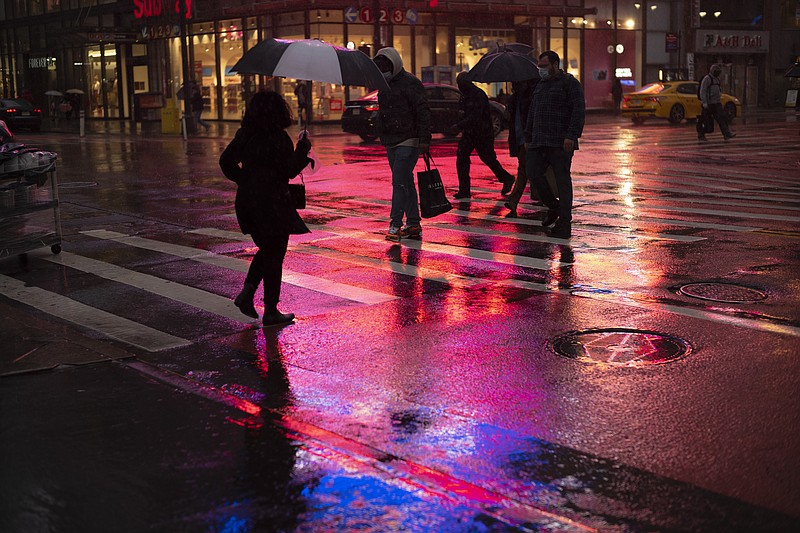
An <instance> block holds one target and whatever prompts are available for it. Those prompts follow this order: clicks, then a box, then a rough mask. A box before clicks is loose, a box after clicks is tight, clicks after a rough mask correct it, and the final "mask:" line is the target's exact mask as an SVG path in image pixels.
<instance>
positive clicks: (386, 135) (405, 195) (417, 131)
mask: <svg viewBox="0 0 800 533" xmlns="http://www.w3.org/2000/svg"><path fill="white" fill-rule="evenodd" d="M373 61H375V65H377V67H378V69H380V71H381V73H383V76H384V78H386V81H387V83H388V84H389V90H388V91H386V90H382V91H379V92H378V108H379V109H378V118H377V121H376V126H377V130H378V134H379V135H380V138H381V144H382V145H383V146H385V147H386V155H387V157H388V159H389V167H390V168H391V170H392V208H391V211H390V214H389V217H390V222H389V232H388V233H387V234H386V240H389V241H393V242H400V239H401V238H402V237H412V238H420V237H421V236H422V227H421V226H420V215H419V203H418V196H417V187H416V185H415V184H414V167H415V166H416V164H417V160H418V159H419V154H425V153H428V150H429V149H430V145H431V127H430V122H431V112H430V108H429V106H428V98H427V96H426V95H425V88H424V87H423V86H422V82H420V81H419V80H418V79H417V78H416V76H414V75H413V74H411V73H409V72H406V71H405V70H404V69H403V60H402V58H401V57H400V54H399V53H398V52H397V50H395V49H394V48H390V47H387V48H382V49H380V50H378V53H377V54H376V55H375V59H374V60H373ZM403 216H405V218H406V225H405V226H403Z"/></svg>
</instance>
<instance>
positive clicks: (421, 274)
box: [189, 228, 486, 288]
mask: <svg viewBox="0 0 800 533" xmlns="http://www.w3.org/2000/svg"><path fill="white" fill-rule="evenodd" d="M189 233H196V234H199V235H207V236H209V237H219V238H221V239H228V240H234V241H243V242H246V241H250V239H249V238H248V237H247V236H246V235H242V234H241V233H237V232H234V231H227V230H222V229H217V228H198V229H194V230H189ZM328 238H329V237H324V238H322V239H317V240H313V241H310V242H309V243H305V244H302V245H296V246H293V247H292V248H291V251H292V252H295V253H302V254H309V255H316V256H320V257H327V258H329V259H333V260H336V261H341V262H344V263H350V264H353V265H358V266H365V267H369V268H373V269H376V270H383V271H386V272H392V273H394V274H403V275H406V276H412V277H415V278H419V279H423V280H425V281H438V282H440V283H447V284H449V285H450V286H452V287H461V288H467V287H474V286H476V285H482V284H484V283H486V281H485V280H482V279H479V278H472V277H469V276H460V275H456V274H449V273H447V272H440V271H437V270H431V269H429V268H424V267H418V266H415V265H409V264H407V263H398V262H396V261H388V260H385V259H376V258H374V257H366V256H361V255H354V254H352V253H344V252H340V251H337V250H330V249H327V248H319V247H317V246H313V243H317V242H320V241H323V240H326V239H328Z"/></svg>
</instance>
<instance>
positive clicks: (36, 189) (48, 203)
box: [0, 154, 62, 264]
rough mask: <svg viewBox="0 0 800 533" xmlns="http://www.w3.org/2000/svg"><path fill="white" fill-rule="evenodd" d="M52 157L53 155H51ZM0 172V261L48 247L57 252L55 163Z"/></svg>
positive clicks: (5, 168)
mask: <svg viewBox="0 0 800 533" xmlns="http://www.w3.org/2000/svg"><path fill="white" fill-rule="evenodd" d="M52 155H53V156H54V154H52ZM40 163H41V164H40V165H38V166H32V165H26V166H24V167H23V166H20V167H18V168H16V169H15V168H14V167H11V166H10V165H9V164H8V161H6V162H5V164H3V165H2V168H0V259H5V258H7V257H13V256H19V257H20V262H21V263H22V264H25V263H26V262H27V256H26V253H27V252H29V251H31V250H35V249H38V248H43V247H48V246H49V247H50V251H52V252H53V253H54V254H58V253H60V252H61V240H62V234H61V212H60V208H59V202H58V176H57V173H56V167H55V162H54V161H52V160H50V161H41V162H40Z"/></svg>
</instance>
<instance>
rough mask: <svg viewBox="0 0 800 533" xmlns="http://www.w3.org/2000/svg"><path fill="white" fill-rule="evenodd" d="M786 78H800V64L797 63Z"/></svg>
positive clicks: (787, 72) (787, 73)
mask: <svg viewBox="0 0 800 533" xmlns="http://www.w3.org/2000/svg"><path fill="white" fill-rule="evenodd" d="M784 77H786V78H800V63H795V64H794V65H792V66H791V67H789V70H787V71H786V74H784Z"/></svg>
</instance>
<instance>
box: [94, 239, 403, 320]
mask: <svg viewBox="0 0 800 533" xmlns="http://www.w3.org/2000/svg"><path fill="white" fill-rule="evenodd" d="M81 233H82V234H83V235H88V236H90V237H94V238H97V239H104V240H111V241H115V242H119V243H121V244H125V245H127V246H133V247H136V248H142V249H144V250H151V251H154V252H159V253H164V254H168V255H173V256H176V257H182V258H184V259H189V260H191V261H197V262H199V263H204V264H209V265H214V266H218V267H221V268H226V269H228V270H234V271H238V272H247V270H248V269H249V268H250V262H249V261H246V260H243V259H237V258H235V257H227V256H224V255H217V254H215V253H213V252H208V251H206V250H198V249H197V248H191V247H189V246H181V245H178V244H171V243H167V242H162V241H156V240H153V239H144V238H142V237H133V236H129V235H125V234H123V233H117V232H115V231H108V230H89V231H82V232H81ZM283 282H284V283H288V284H290V285H294V286H296V287H301V288H304V289H310V290H313V291H317V292H321V293H323V294H328V295H331V296H337V297H339V298H344V299H346V300H350V301H353V302H358V303H362V304H367V305H373V304H380V303H384V302H389V301H392V300H396V299H397V298H398V297H397V296H394V295H390V294H384V293H381V292H377V291H373V290H370V289H365V288H362V287H356V286H353V285H345V284H343V283H337V282H335V281H329V280H327V279H323V278H318V277H316V276H310V275H308V274H302V273H298V272H291V271H286V270H284V272H283Z"/></svg>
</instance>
